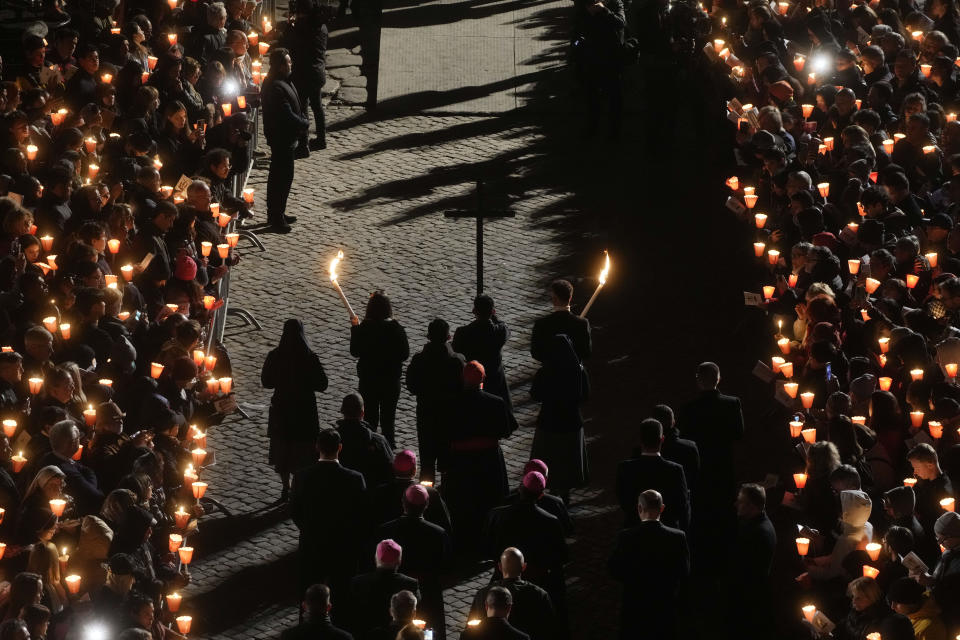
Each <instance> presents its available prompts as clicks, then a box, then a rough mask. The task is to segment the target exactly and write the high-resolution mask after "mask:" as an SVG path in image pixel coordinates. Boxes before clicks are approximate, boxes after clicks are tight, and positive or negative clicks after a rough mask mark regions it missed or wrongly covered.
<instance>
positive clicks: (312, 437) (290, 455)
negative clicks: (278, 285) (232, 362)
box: [260, 319, 327, 500]
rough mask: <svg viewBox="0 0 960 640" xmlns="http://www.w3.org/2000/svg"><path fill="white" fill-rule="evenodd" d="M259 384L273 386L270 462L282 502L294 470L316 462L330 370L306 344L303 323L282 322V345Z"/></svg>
mask: <svg viewBox="0 0 960 640" xmlns="http://www.w3.org/2000/svg"><path fill="white" fill-rule="evenodd" d="M260 382H261V384H262V385H263V386H264V387H265V388H267V389H273V390H274V391H273V398H272V399H271V400H270V417H269V420H268V423H267V424H268V426H267V435H268V436H269V437H270V464H272V465H273V466H274V468H275V469H276V470H277V473H278V474H280V482H281V483H282V489H281V494H280V499H281V500H286V499H287V497H288V496H289V494H290V474H291V473H293V472H294V471H296V470H297V469H300V468H302V467H304V466H306V465H308V464H310V463H311V462H314V461H315V460H316V456H315V455H314V450H315V449H314V442H315V441H316V439H317V434H318V433H320V421H319V419H318V418H317V398H316V396H315V395H314V394H315V393H316V392H317V391H326V389H327V374H326V373H324V371H323V365H321V364H320V358H318V357H317V354H315V353H314V352H313V350H312V349H311V348H310V345H309V344H308V343H307V337H306V335H305V334H304V331H303V323H302V322H300V321H299V320H295V319H290V320H287V321H286V322H285V323H284V324H283V335H281V336H280V344H279V345H277V348H276V349H274V350H272V351H271V352H270V353H268V354H267V359H266V360H265V361H264V363H263V369H262V371H261V372H260Z"/></svg>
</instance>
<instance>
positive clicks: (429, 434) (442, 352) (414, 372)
mask: <svg viewBox="0 0 960 640" xmlns="http://www.w3.org/2000/svg"><path fill="white" fill-rule="evenodd" d="M427 339H428V340H429V342H428V343H427V344H426V345H425V346H424V347H423V350H422V351H421V352H420V353H417V354H415V355H414V356H413V358H411V359H410V364H409V366H407V390H408V391H409V392H410V393H412V394H413V395H415V396H416V397H417V441H418V442H419V443H420V468H421V470H422V471H423V479H424V480H428V481H430V482H433V481H434V480H435V476H436V469H437V458H439V457H440V455H441V453H442V452H443V451H444V450H445V449H446V445H445V443H444V440H445V438H446V432H447V422H448V421H449V420H450V412H451V409H452V405H453V402H454V401H455V400H456V397H457V394H459V393H460V389H461V388H462V386H463V384H462V382H461V377H462V376H463V365H464V364H465V363H466V361H465V360H464V359H463V356H462V355H460V354H459V353H454V351H453V349H452V348H451V346H450V325H448V324H447V323H446V321H444V320H441V319H440V318H435V319H433V320H432V321H431V322H430V326H429V327H427Z"/></svg>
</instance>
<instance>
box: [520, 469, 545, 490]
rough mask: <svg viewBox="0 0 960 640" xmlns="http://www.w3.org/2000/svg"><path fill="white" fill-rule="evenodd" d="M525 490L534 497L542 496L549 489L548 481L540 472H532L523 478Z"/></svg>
mask: <svg viewBox="0 0 960 640" xmlns="http://www.w3.org/2000/svg"><path fill="white" fill-rule="evenodd" d="M523 488H524V489H526V490H527V491H529V492H530V493H532V494H534V495H540V494H541V493H543V490H544V489H546V488H547V479H546V478H544V477H543V474H542V473H540V472H539V471H530V472H529V473H527V474H526V475H524V476H523Z"/></svg>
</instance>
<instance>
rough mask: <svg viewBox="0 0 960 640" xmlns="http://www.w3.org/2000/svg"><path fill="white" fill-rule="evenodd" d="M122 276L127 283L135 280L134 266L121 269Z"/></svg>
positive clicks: (124, 266)
mask: <svg viewBox="0 0 960 640" xmlns="http://www.w3.org/2000/svg"><path fill="white" fill-rule="evenodd" d="M120 275H122V276H123V279H124V280H125V281H126V282H130V281H131V280H133V265H131V264H125V265H123V266H122V267H120Z"/></svg>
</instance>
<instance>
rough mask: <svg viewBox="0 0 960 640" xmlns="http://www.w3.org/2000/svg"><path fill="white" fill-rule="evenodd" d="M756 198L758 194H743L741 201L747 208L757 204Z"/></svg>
mask: <svg viewBox="0 0 960 640" xmlns="http://www.w3.org/2000/svg"><path fill="white" fill-rule="evenodd" d="M758 199H759V196H756V195H752V194H750V195H745V196H743V202H744V204H746V205H747V209H753V208H754V207H755V206H757V200H758Z"/></svg>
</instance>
